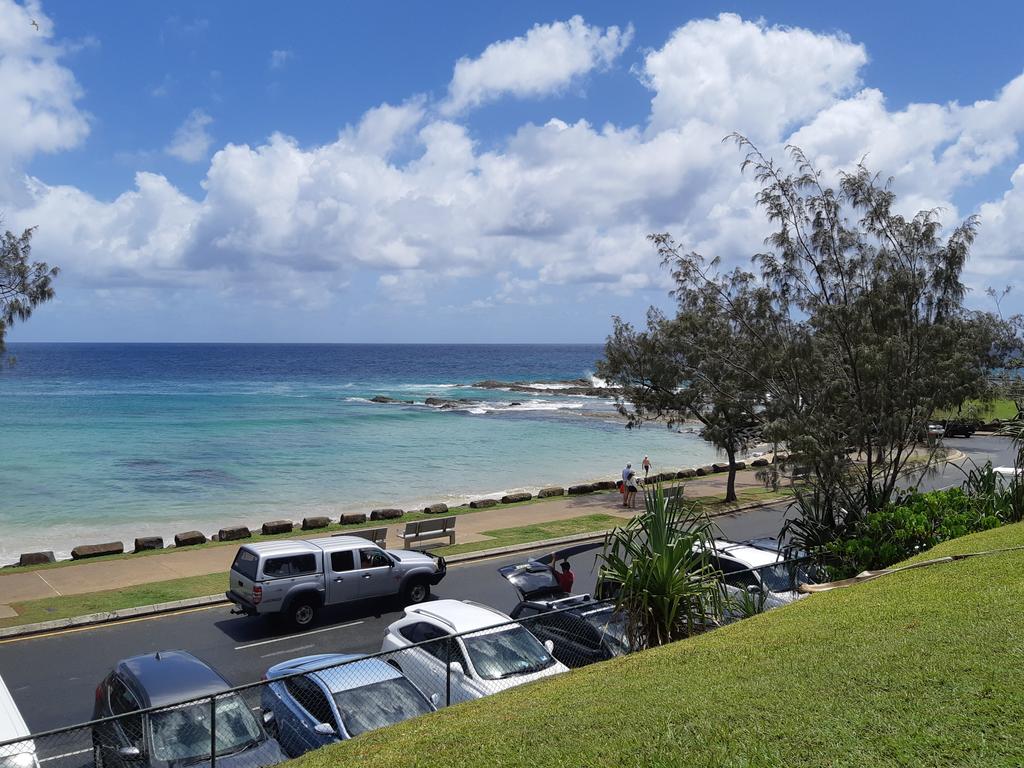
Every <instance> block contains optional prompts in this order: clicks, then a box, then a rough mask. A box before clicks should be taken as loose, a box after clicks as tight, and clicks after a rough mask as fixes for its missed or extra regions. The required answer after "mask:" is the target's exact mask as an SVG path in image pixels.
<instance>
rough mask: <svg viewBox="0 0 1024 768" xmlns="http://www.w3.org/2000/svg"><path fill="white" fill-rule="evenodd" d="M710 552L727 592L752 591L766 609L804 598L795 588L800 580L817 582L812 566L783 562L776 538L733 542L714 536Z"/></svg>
mask: <svg viewBox="0 0 1024 768" xmlns="http://www.w3.org/2000/svg"><path fill="white" fill-rule="evenodd" d="M713 545H714V549H713V550H712V551H711V552H710V553H709V559H710V561H711V565H712V566H713V567H714V568H715V570H717V571H720V572H721V573H722V581H723V582H724V583H725V585H726V587H727V588H728V589H727V592H728V593H729V594H730V595H732V596H734V595H735V592H740V591H751V590H755V591H756V593H757V594H759V595H762V596H763V599H764V607H765V608H777V607H779V606H780V605H785V604H786V603H792V602H793V601H795V600H798V599H800V598H801V597H806V595H804V594H803V593H801V592H799V591H797V590H798V588H799V587H800V585H801V584H803V583H814V582H816V581H818V580H819V579H818V578H817V574H816V573H815V572H814V569H813V567H812V566H810V565H809V564H806V563H792V562H786V561H785V558H783V556H782V553H781V552H780V551H779V544H778V542H777V541H775V539H751V540H750V541H744V542H735V541H728V540H726V539H715V540H714V542H713Z"/></svg>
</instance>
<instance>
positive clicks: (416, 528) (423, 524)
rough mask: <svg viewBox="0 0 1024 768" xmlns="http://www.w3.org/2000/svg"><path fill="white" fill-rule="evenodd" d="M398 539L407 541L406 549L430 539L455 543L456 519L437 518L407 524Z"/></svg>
mask: <svg viewBox="0 0 1024 768" xmlns="http://www.w3.org/2000/svg"><path fill="white" fill-rule="evenodd" d="M398 538H400V539H402V540H403V541H405V548H406V549H409V547H410V545H412V544H415V543H417V542H420V541H427V540H429V539H442V538H447V539H448V543H449V544H454V543H455V518H454V517H435V518H431V519H429V520H418V521H417V522H415V523H406V524H405V531H404V532H403V533H400V534H398Z"/></svg>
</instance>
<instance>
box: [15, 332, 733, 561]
mask: <svg viewBox="0 0 1024 768" xmlns="http://www.w3.org/2000/svg"><path fill="white" fill-rule="evenodd" d="M8 351H9V352H10V353H11V354H13V355H15V356H16V358H17V362H16V364H15V365H14V366H12V367H6V366H5V367H4V369H3V370H2V371H0V489H2V495H0V564H2V563H7V562H12V561H15V560H16V559H17V556H18V553H20V552H26V551H34V550H40V549H51V550H54V552H55V553H56V554H57V556H58V557H66V556H68V555H69V553H70V550H71V548H72V547H73V546H75V545H76V544H84V543H94V542H102V541H116V540H122V541H124V542H125V546H126V548H130V547H131V546H132V541H133V539H134V537H136V536H142V535H160V536H163V537H164V538H165V541H168V540H171V539H172V538H173V535H174V534H175V533H177V532H180V531H185V530H190V529H199V530H202V531H204V532H206V533H207V534H209V533H212V532H215V531H216V530H217V529H218V528H220V527H222V526H224V525H229V524H248V525H257V526H258V525H259V524H260V523H261V522H263V521H266V520H273V519H281V518H284V519H293V520H301V519H302V518H303V517H305V516H307V515H315V514H328V515H331V516H335V517H336V516H338V515H340V514H342V513H344V512H367V511H369V510H370V509H373V508H376V507H381V506H396V507H401V508H404V509H414V508H421V507H423V506H424V505H426V504H428V503H433V502H442V501H443V502H446V503H448V504H449V505H453V504H459V503H462V502H465V501H466V500H469V499H472V498H477V497H482V496H492V495H500V494H502V493H504V492H507V491H511V490H530V491H534V490H536V489H538V488H540V487H542V486H544V485H552V484H556V485H568V484H571V483H574V482H585V481H588V480H593V479H599V478H600V479H604V478H610V477H616V476H618V473H619V471H620V470H621V468H622V466H623V465H624V463H625V462H626V461H632V462H633V463H634V465H636V464H639V462H640V460H641V459H642V458H643V456H644V454H648V455H650V457H651V461H652V462H653V464H654V469H655V471H658V469H659V468H670V467H671V468H677V467H681V466H690V465H694V464H703V463H707V462H708V461H710V460H711V459H712V457H713V456H714V451H713V449H711V448H710V447H709V446H708V445H707V444H706V443H704V442H703V441H702V440H701V439H700V438H699V437H698V436H697V435H695V434H693V433H692V431H687V430H683V431H682V432H679V431H673V430H669V429H666V428H665V427H664V426H659V425H646V426H644V427H642V428H640V429H634V430H627V429H626V428H625V427H624V424H623V421H622V420H621V418H619V417H618V416H617V415H616V414H615V413H614V409H613V408H612V405H611V403H610V401H608V400H607V399H603V398H598V397H593V396H586V395H581V394H568V393H567V392H565V391H562V389H563V388H564V386H565V385H559V384H555V383H551V382H558V381H569V380H575V379H587V380H592V377H593V370H594V364H595V361H596V360H597V359H598V358H599V357H600V356H601V353H602V348H601V346H599V345H376V344H365V345H364V344H337V345H333V344H332V345H321V344H309V345H305V344H283V345H282V344H251V345H250V344H29V343H20V344H19V343H14V344H9V345H8ZM483 380H499V381H503V382H513V381H514V382H542V383H541V384H540V385H539V386H538V388H537V389H536V390H535V391H530V392H522V391H508V390H505V389H481V388H476V387H473V386H470V385H472V384H473V383H476V382H480V381H483ZM596 383H598V384H600V382H596ZM373 397H387V398H393V399H395V400H399V401H413V403H412V404H409V403H406V402H397V403H394V402H389V403H375V402H371V398H373ZM427 398H440V399H442V400H444V401H447V402H442V403H438V402H436V401H432V403H433V404H432V405H427V404H425V401H426V400H427Z"/></svg>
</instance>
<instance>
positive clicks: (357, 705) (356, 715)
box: [334, 677, 430, 736]
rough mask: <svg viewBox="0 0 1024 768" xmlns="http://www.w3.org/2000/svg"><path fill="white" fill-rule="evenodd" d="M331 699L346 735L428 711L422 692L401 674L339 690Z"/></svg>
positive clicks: (363, 731) (369, 729) (379, 726)
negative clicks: (336, 707) (389, 678)
mask: <svg viewBox="0 0 1024 768" xmlns="http://www.w3.org/2000/svg"><path fill="white" fill-rule="evenodd" d="M334 703H335V704H337V705H338V713H339V714H340V715H341V722H342V724H343V725H344V726H345V730H346V731H347V732H348V735H349V736H358V735H359V734H360V733H365V732H366V731H372V730H374V729H375V728H383V727H384V726H385V725H393V724H394V723H400V722H402V721H403V720H408V719H410V718H412V717H419V716H420V715H425V714H426V713H427V712H430V704H429V703H428V702H427V700H426V699H425V698H423V694H422V693H420V692H419V691H418V690H417V689H416V687H415V686H414V685H413V684H412V683H410V682H409V681H408V680H406V679H405V678H404V677H397V678H395V679H393V680H384V681H382V682H379V683H373V684H372V685H364V686H362V687H360V688H352V689H350V690H347V691H340V692H338V693H336V694H334Z"/></svg>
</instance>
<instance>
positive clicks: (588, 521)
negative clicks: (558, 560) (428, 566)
mask: <svg viewBox="0 0 1024 768" xmlns="http://www.w3.org/2000/svg"><path fill="white" fill-rule="evenodd" d="M622 523H623V519H622V518H621V517H615V516H614V515H583V516H582V517H571V518H569V519H567V520H551V521H548V522H545V523H537V524H536V525H524V526H522V527H519V528H499V529H498V530H496V531H484V533H485V534H486V535H487V536H490V537H491V538H490V539H488V540H487V541H473V542H469V543H466V544H455V545H454V546H451V547H442V548H439V549H436V550H434V551H435V552H437V553H438V554H440V555H456V554H459V553H461V552H479V551H480V550H482V549H494V548H496V547H508V546H511V545H512V544H526V543H529V542H531V541H544V540H545V539H557V538H560V537H562V536H572V535H573V534H574V533H591V532H593V531H607V530H609V529H611V528H614V527H615V526H616V525H621V524H622Z"/></svg>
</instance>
